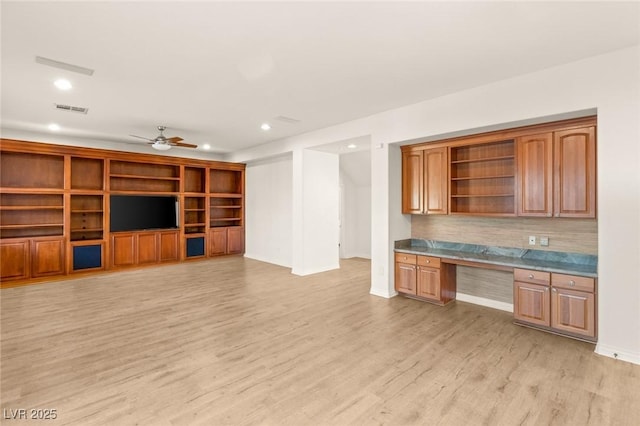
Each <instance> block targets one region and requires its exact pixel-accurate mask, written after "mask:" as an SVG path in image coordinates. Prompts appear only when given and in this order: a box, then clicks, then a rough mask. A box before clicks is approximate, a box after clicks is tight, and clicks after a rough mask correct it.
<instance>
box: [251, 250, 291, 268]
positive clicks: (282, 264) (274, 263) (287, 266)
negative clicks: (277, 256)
mask: <svg viewBox="0 0 640 426" xmlns="http://www.w3.org/2000/svg"><path fill="white" fill-rule="evenodd" d="M244 257H246V258H248V259H253V260H259V261H260V262H266V263H271V264H273V265H278V266H284V267H285V268H291V265H290V264H285V263H283V262H276V261H274V260H273V259H267V258H265V257H263V256H256V255H254V254H251V253H245V254H244Z"/></svg>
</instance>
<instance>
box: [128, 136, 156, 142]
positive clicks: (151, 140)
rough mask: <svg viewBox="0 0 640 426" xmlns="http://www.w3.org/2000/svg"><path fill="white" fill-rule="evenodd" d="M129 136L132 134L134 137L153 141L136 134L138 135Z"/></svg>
mask: <svg viewBox="0 0 640 426" xmlns="http://www.w3.org/2000/svg"><path fill="white" fill-rule="evenodd" d="M129 136H133V137H134V138H140V139H144V140H146V141H151V142H153V141H154V140H153V139H149V138H145V137H142V136H138V135H129Z"/></svg>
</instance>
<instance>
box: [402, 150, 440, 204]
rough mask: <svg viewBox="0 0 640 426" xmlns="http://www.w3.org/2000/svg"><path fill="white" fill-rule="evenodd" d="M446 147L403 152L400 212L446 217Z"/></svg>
mask: <svg viewBox="0 0 640 426" xmlns="http://www.w3.org/2000/svg"><path fill="white" fill-rule="evenodd" d="M447 168H448V161H447V148H446V147H440V148H430V149H423V150H419V151H405V152H403V153H402V213H404V214H447V211H448V208H447Z"/></svg>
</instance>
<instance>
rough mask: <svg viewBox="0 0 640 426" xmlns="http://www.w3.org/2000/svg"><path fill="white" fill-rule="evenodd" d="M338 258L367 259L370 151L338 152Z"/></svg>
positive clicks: (369, 247)
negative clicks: (339, 196) (339, 190)
mask: <svg viewBox="0 0 640 426" xmlns="http://www.w3.org/2000/svg"><path fill="white" fill-rule="evenodd" d="M340 187H341V189H342V194H341V197H342V198H341V201H340V210H341V213H340V217H341V223H340V232H341V238H340V257H342V258H350V257H362V258H365V259H370V258H371V152H370V151H369V150H366V151H360V152H354V153H349V154H341V155H340Z"/></svg>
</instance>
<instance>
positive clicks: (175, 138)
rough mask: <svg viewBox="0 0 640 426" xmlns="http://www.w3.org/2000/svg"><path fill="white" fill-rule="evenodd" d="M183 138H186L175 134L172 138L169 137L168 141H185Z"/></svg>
mask: <svg viewBox="0 0 640 426" xmlns="http://www.w3.org/2000/svg"><path fill="white" fill-rule="evenodd" d="M183 140H184V139H182V138H181V137H179V136H174V137H172V138H167V141H169V142H180V141H183Z"/></svg>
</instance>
